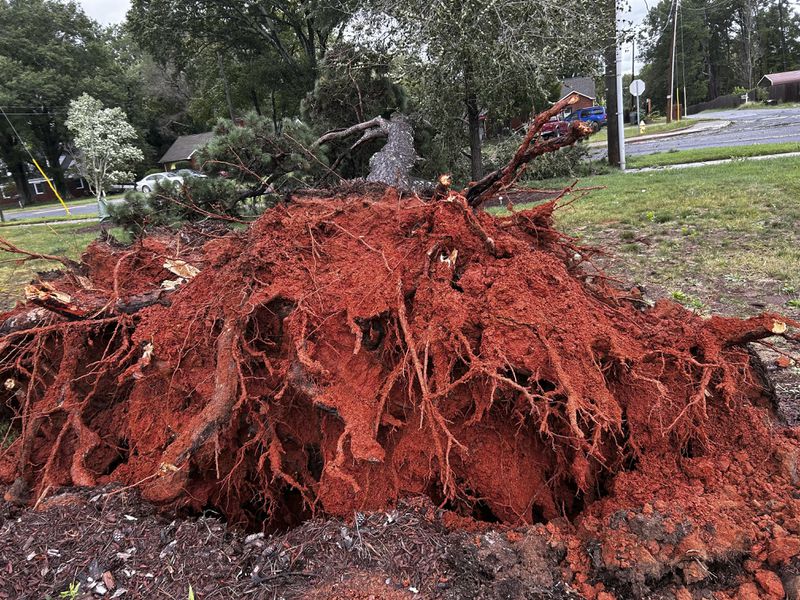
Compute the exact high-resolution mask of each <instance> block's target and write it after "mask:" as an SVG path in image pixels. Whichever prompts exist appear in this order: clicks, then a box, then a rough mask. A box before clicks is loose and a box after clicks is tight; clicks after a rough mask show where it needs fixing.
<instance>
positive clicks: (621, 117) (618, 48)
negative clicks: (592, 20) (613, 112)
mask: <svg viewBox="0 0 800 600" xmlns="http://www.w3.org/2000/svg"><path fill="white" fill-rule="evenodd" d="M614 12H615V15H614V16H615V23H614V25H615V27H614V31H615V33H616V35H615V36H614V50H615V54H616V67H615V71H616V80H617V81H616V85H617V136H618V137H619V168H620V171H623V172H624V171H625V111H624V109H623V106H622V23H621V19H620V17H619V15H617V14H616V7H615V11H614Z"/></svg>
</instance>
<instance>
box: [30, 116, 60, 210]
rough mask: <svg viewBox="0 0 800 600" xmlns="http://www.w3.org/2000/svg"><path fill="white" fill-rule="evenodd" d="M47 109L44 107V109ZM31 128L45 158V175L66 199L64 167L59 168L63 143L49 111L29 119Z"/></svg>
mask: <svg viewBox="0 0 800 600" xmlns="http://www.w3.org/2000/svg"><path fill="white" fill-rule="evenodd" d="M47 110H48V109H45V111H47ZM31 129H33V132H34V134H35V135H36V138H37V139H38V140H39V142H40V144H41V149H42V152H43V153H44V157H45V158H46V159H47V165H46V166H47V168H46V169H45V171H46V173H47V176H48V177H49V178H50V180H51V181H52V182H53V186H54V187H55V188H56V190H58V193H59V194H61V197H62V198H65V199H66V198H67V196H68V195H69V191H68V190H67V183H66V180H65V178H64V169H62V168H61V154H62V151H63V145H62V144H61V138H60V136H59V133H58V126H57V124H56V123H55V121H54V120H53V119H52V117H51V116H50V113H49V112H44V113H42V114H41V115H40V116H36V117H34V118H33V119H32V120H31ZM44 167H45V165H42V168H44Z"/></svg>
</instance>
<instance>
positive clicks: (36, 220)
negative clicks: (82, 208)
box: [0, 214, 98, 231]
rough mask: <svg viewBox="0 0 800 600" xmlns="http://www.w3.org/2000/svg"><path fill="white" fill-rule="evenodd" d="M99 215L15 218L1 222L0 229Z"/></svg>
mask: <svg viewBox="0 0 800 600" xmlns="http://www.w3.org/2000/svg"><path fill="white" fill-rule="evenodd" d="M97 218H98V217H97V215H84V214H80V215H71V216H67V215H59V216H57V217H32V218H30V219H14V220H13V221H6V222H5V223H0V231H2V230H3V228H8V227H18V226H20V225H37V224H39V225H41V224H43V223H59V222H62V221H81V220H86V219H97Z"/></svg>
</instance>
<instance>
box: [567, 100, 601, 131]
mask: <svg viewBox="0 0 800 600" xmlns="http://www.w3.org/2000/svg"><path fill="white" fill-rule="evenodd" d="M567 121H569V122H572V121H584V122H586V123H589V124H590V125H591V126H592V127H593V128H594V130H595V131H597V130H598V129H600V128H601V127H604V126H605V125H606V124H607V123H608V118H607V116H606V107H605V106H591V107H589V108H579V109H578V110H576V111H573V112H572V113H570V115H569V116H568V117H567Z"/></svg>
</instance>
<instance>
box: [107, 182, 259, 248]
mask: <svg viewBox="0 0 800 600" xmlns="http://www.w3.org/2000/svg"><path fill="white" fill-rule="evenodd" d="M242 193H243V188H242V186H241V185H239V184H237V183H236V182H235V181H232V180H229V179H222V178H208V179H203V178H192V179H187V180H186V182H185V183H184V184H183V185H181V186H178V185H175V184H173V183H170V182H162V181H160V182H158V183H157V184H156V187H155V188H154V189H153V191H152V193H149V194H144V193H142V192H134V191H130V192H128V193H127V194H125V202H120V203H118V204H111V205H109V212H110V213H111V218H112V220H113V222H114V223H115V224H116V225H118V226H120V227H122V228H124V229H125V230H126V231H128V232H129V233H131V234H132V235H134V236H138V235H141V234H142V233H143V232H144V231H146V230H147V229H149V228H152V227H163V226H171V225H175V224H178V223H182V222H186V221H200V220H205V219H213V218H221V219H222V220H224V219H225V218H227V217H232V218H234V219H237V218H239V217H242V216H245V213H252V212H255V211H254V210H253V208H252V206H247V205H245V204H244V203H243V202H241V200H240V196H241V195H242ZM259 200H260V201H261V202H260V206H259V208H261V209H263V208H264V207H265V206H266V205H267V204H266V202H265V201H264V200H263V199H259ZM250 201H251V202H253V201H255V199H250Z"/></svg>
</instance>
